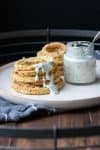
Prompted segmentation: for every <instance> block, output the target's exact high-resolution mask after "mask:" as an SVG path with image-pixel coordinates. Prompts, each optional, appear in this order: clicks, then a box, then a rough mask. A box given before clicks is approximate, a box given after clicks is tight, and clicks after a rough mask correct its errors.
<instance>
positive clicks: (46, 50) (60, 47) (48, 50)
mask: <svg viewBox="0 0 100 150" xmlns="http://www.w3.org/2000/svg"><path fill="white" fill-rule="evenodd" d="M65 49H66V48H65V45H64V44H63V43H61V42H51V43H48V44H46V45H44V46H43V48H42V50H41V51H39V52H38V53H37V55H38V56H50V57H53V58H57V59H59V58H60V59H62V60H63V55H64V53H65ZM55 61H56V60H55Z"/></svg>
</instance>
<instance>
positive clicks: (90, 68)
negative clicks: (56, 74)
mask: <svg viewBox="0 0 100 150" xmlns="http://www.w3.org/2000/svg"><path fill="white" fill-rule="evenodd" d="M64 75H65V81H66V82H70V83H76V84H86V83H92V82H93V81H95V79H96V59H95V57H94V55H93V45H92V44H91V43H90V42H83V41H77V42H69V43H68V46H67V52H66V54H65V55H64Z"/></svg>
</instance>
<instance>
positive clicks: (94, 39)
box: [92, 31, 100, 43]
mask: <svg viewBox="0 0 100 150" xmlns="http://www.w3.org/2000/svg"><path fill="white" fill-rule="evenodd" d="M99 38H100V31H98V32H97V34H96V35H95V36H94V38H93V40H92V42H93V43H94V42H95V41H96V40H98V39H99Z"/></svg>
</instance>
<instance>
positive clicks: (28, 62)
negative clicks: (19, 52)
mask: <svg viewBox="0 0 100 150" xmlns="http://www.w3.org/2000/svg"><path fill="white" fill-rule="evenodd" d="M48 61H49V62H53V60H52V58H51V57H47V56H45V57H29V58H22V59H20V60H18V61H16V62H15V65H14V67H15V69H18V70H34V69H35V65H36V64H40V63H44V62H48Z"/></svg>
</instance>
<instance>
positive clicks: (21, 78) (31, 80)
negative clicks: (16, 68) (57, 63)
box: [12, 72, 63, 84]
mask: <svg viewBox="0 0 100 150" xmlns="http://www.w3.org/2000/svg"><path fill="white" fill-rule="evenodd" d="M60 76H63V72H57V73H55V74H53V78H54V83H55V82H57V81H58V80H59V77H60ZM12 80H13V81H18V82H25V83H35V82H36V83H37V82H38V83H40V84H41V83H43V76H39V80H37V81H36V80H35V76H34V77H33V76H20V75H19V74H17V73H15V72H14V73H13V74H12ZM46 81H48V80H46Z"/></svg>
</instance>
